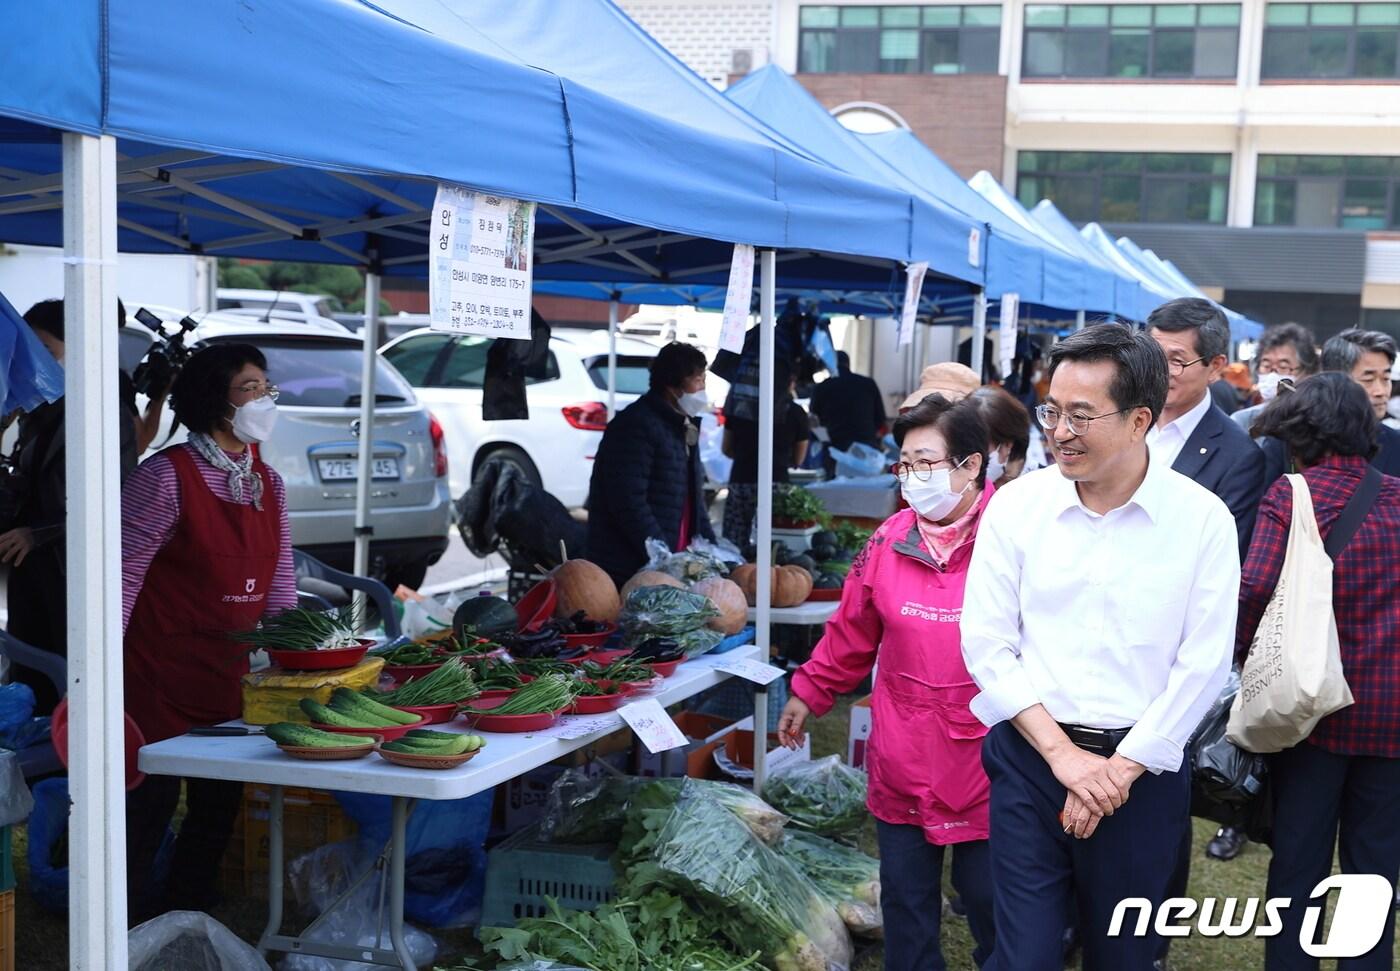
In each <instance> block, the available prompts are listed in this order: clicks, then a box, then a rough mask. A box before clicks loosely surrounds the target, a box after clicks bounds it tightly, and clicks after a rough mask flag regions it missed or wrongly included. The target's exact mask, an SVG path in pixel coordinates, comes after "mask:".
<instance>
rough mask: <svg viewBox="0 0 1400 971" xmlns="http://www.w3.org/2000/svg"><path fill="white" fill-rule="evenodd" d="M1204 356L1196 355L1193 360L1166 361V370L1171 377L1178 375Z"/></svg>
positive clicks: (1198, 362)
mask: <svg viewBox="0 0 1400 971" xmlns="http://www.w3.org/2000/svg"><path fill="white" fill-rule="evenodd" d="M1204 360H1205V358H1203V357H1198V358H1196V359H1195V360H1194V361H1170V360H1169V361H1167V372H1168V373H1170V374H1171V376H1172V377H1178V376H1179V375H1181V374H1182V373H1183V372H1184V371H1185V370H1186V369H1187V368H1189V367H1190V366H1191V365H1193V364H1200V363H1201V362H1202V361H1204Z"/></svg>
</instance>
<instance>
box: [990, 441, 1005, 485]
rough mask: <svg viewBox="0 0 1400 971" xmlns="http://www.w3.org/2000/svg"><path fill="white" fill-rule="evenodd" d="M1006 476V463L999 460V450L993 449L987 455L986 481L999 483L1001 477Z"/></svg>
mask: <svg viewBox="0 0 1400 971" xmlns="http://www.w3.org/2000/svg"><path fill="white" fill-rule="evenodd" d="M1005 474H1006V463H1005V462H1003V461H1002V460H1001V450H1000V449H993V450H992V451H990V452H988V453H987V481H988V482H993V483H995V482H1000V481H1001V477H1002V476H1003V475H1005Z"/></svg>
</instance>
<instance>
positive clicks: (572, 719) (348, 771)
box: [139, 605, 826, 971]
mask: <svg viewBox="0 0 1400 971" xmlns="http://www.w3.org/2000/svg"><path fill="white" fill-rule="evenodd" d="M823 606H826V605H823ZM757 657H758V648H757V647H756V646H754V645H748V646H745V647H740V648H737V649H736V650H733V651H730V652H728V653H726V654H709V655H704V656H702V657H699V658H696V659H694V660H691V661H687V662H686V663H684V664H682V665H681V666H680V668H679V669H678V670H677V671H676V674H675V675H674V676H672V677H670V678H666V679H665V680H664V681H662V682H661V683H660V685H659V686H657V687H655V688H653V689H652V690H651V691H650V692H649V693H648V694H646V695H642V696H640V697H653V698H656V699H657V700H658V701H659V702H660V703H661V704H662V706H663V707H664V706H667V705H673V704H676V703H678V702H681V701H684V700H685V699H687V698H689V697H691V696H692V695H695V694H698V693H699V692H701V691H704V690H706V689H707V688H713V687H714V686H716V685H718V684H720V683H721V682H723V681H725V680H727V679H728V678H729V677H731V675H729V674H727V673H725V672H723V671H721V670H719V666H720V665H721V664H724V663H726V662H727V661H731V660H741V659H754V658H757ZM760 706H762V709H763V711H764V712H765V713H766V711H767V707H766V706H767V692H766V691H765V690H764V689H763V688H762V687H757V686H756V689H755V696H754V707H755V710H756V711H757V710H758V709H759V708H760ZM229 724H230V725H234V726H239V725H241V724H242V723H241V722H230V723H229ZM623 725H624V722H623V720H622V718H621V716H620V715H618V714H617V713H616V712H609V713H607V714H604V715H579V716H566V717H565V718H563V719H562V720H561V721H560V722H559V724H558V725H556V726H554V727H553V728H550V729H546V730H544V731H541V732H531V733H527V734H500V733H494V732H479V733H478V734H480V735H481V736H482V737H484V738H485V739H486V747H485V748H483V749H482V750H481V754H480V755H478V756H477V757H476V758H474V759H472V760H471V761H470V762H467V763H466V764H465V765H462V766H460V767H459V768H456V769H447V770H442V771H431V770H424V769H409V768H404V767H401V766H396V765H392V764H390V763H389V762H386V761H384V760H383V759H381V758H380V757H379V756H378V755H373V754H371V755H369V756H366V757H365V758H363V759H354V760H351V761H344V762H310V761H304V760H301V759H295V758H292V757H290V756H288V755H284V754H283V753H282V752H280V751H279V750H278V749H277V746H276V745H274V744H273V742H272V740H271V739H268V738H267V737H265V736H263V735H241V736H220V737H209V736H193V735H181V736H178V737H176V738H171V739H167V740H165V741H163V742H157V743H155V744H153V745H147V746H145V747H144V748H142V749H141V752H140V759H139V765H140V768H141V771H142V772H145V773H147V774H149V775H170V776H180V777H184V778H195V779H224V780H228V781H230V782H254V783H260V784H263V785H266V786H269V787H270V790H271V800H270V810H271V811H270V818H269V822H268V920H267V929H266V930H264V931H263V934H262V938H261V939H260V940H259V942H258V949H259V950H260V951H262V952H263V953H264V954H267V953H268V952H272V951H277V952H285V953H297V954H312V955H317V956H320V957H329V958H337V959H340V960H349V961H363V962H366V963H370V964H379V965H384V966H388V967H399V968H404V969H408V971H414V969H415V965H414V963H413V960H412V958H411V957H410V956H409V952H408V947H407V945H406V944H405V942H404V932H403V897H404V845H405V835H406V833H407V827H408V814H409V810H410V808H411V805H412V802H413V800H415V799H462V798H465V797H467V796H473V795H476V794H477V793H479V792H483V791H485V790H486V789H490V788H492V787H494V786H497V785H500V784H501V783H502V782H507V781H509V780H511V779H513V778H515V777H517V776H519V775H522V774H524V773H525V772H528V771H530V770H531V769H534V768H537V767H538V766H541V765H544V764H546V763H548V762H552V761H554V760H555V759H558V758H560V757H562V756H565V755H568V754H569V753H570V752H573V751H576V750H577V749H580V748H584V747H585V746H587V745H589V744H591V743H592V742H595V741H597V740H598V739H599V738H601V737H602V736H603V735H606V734H608V733H610V732H614V731H616V730H617V729H619V728H621V727H623ZM433 727H434V728H435V729H441V730H444V731H463V732H466V731H470V729H469V728H468V727H467V725H466V723H465V722H463V721H461V720H458V721H454V722H452V723H451V724H448V725H435V726H433ZM284 786H301V787H306V788H311V789H322V790H330V791H335V790H340V791H345V792H359V793H371V794H376V795H385V796H391V797H393V812H392V825H391V830H390V841H389V850H388V854H389V867H388V882H389V888H388V889H389V912H388V923H389V937H390V941H391V943H392V945H393V948H392V950H391V949H387V948H381V947H372V948H363V947H350V946H345V945H334V944H326V943H321V942H318V941H312V940H307V939H306V935H307V934H309V933H310V932H311V931H312V930H313V929H315V927H316V925H317V923H319V920H318V921H317V922H314V923H312V924H311V925H310V926H309V927H307V928H306V930H304V931H302V932H301V934H299V935H296V936H291V937H289V936H286V935H283V934H282V933H281V930H282V916H283V870H284V862H285V861H284V860H283V845H282V837H283V833H282V790H283V787H284ZM376 865H377V864H376ZM366 876H367V874H366ZM363 879H364V877H362V878H361V880H359V881H356V885H358V884H359V883H361V882H363ZM329 909H330V908H328V909H327V912H329ZM323 916H324V915H323ZM377 943H378V942H377Z"/></svg>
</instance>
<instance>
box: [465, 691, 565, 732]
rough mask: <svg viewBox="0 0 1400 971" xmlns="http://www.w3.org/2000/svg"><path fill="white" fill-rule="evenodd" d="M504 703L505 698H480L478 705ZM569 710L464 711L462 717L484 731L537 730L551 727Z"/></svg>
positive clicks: (490, 706)
mask: <svg viewBox="0 0 1400 971" xmlns="http://www.w3.org/2000/svg"><path fill="white" fill-rule="evenodd" d="M504 703H505V699H504V698H502V699H500V700H499V701H497V700H494V699H493V700H490V701H482V700H480V699H478V700H477V703H476V707H478V708H482V709H491V708H497V707H499V706H500V705H502V704H504ZM568 710H569V709H568V708H560V709H559V710H558V711H542V712H539V713H537V714H533V715H493V714H491V713H490V712H489V711H485V712H483V713H480V714H478V713H476V712H470V711H464V712H462V718H463V719H464V720H465V721H466V723H467V724H468V725H470V726H471V727H472V728H478V729H480V730H481V731H483V732H537V731H540V730H541V729H545V728H549V727H550V726H551V725H553V724H554V723H555V722H557V721H559V717H560V716H561V715H563V714H564V713H565V712H567V711H568Z"/></svg>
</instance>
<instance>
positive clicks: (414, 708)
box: [391, 702, 462, 728]
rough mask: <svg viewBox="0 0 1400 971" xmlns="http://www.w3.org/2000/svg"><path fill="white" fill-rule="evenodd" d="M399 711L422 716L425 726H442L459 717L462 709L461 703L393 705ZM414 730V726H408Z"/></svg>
mask: <svg viewBox="0 0 1400 971" xmlns="http://www.w3.org/2000/svg"><path fill="white" fill-rule="evenodd" d="M391 707H393V708H397V709H398V710H399V711H406V712H408V713H409V714H410V715H421V716H422V717H423V724H424V725H441V724H443V723H445V722H450V721H451V720H452V719H453V718H456V717H457V709H458V708H461V707H462V705H461V703H460V702H453V703H452V704H450V705H392V706H391ZM408 727H409V728H412V727H413V726H412V725H409V726H408Z"/></svg>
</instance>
